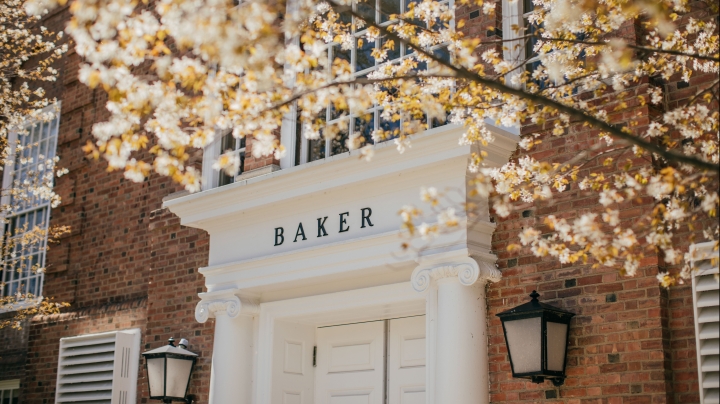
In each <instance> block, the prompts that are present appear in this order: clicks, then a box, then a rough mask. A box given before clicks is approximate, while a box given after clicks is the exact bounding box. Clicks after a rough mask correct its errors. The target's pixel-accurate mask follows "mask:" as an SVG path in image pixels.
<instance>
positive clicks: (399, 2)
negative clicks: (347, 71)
mask: <svg viewBox="0 0 720 404" xmlns="http://www.w3.org/2000/svg"><path fill="white" fill-rule="evenodd" d="M419 2H420V1H419V0H368V1H366V2H362V3H355V2H354V3H353V9H354V10H355V11H356V12H357V13H358V14H360V15H363V16H365V17H366V18H365V19H366V20H367V21H372V22H377V23H379V25H381V26H388V25H392V24H395V23H397V21H396V20H390V15H392V14H400V13H401V12H405V11H407V10H408V9H409V8H410V4H412V3H419ZM445 3H446V4H448V2H447V1H446V2H445ZM449 4H452V1H451V0H450V2H449ZM353 18H354V17H352V16H351V15H349V14H346V15H341V20H342V21H343V22H346V23H349V22H351V21H352V19H353ZM414 23H415V24H418V25H425V24H424V22H422V21H414ZM451 24H452V21H451ZM366 32H367V30H366V29H365V28H363V29H361V30H357V31H353V32H352V34H353V36H354V46H353V47H352V49H350V50H343V49H342V48H341V46H340V45H339V44H337V43H332V44H328V46H327V49H326V51H325V57H327V61H328V64H327V65H328V66H330V65H332V61H333V60H335V59H342V60H346V61H347V62H348V63H349V64H350V66H352V68H353V72H354V76H355V77H358V78H361V77H367V75H368V74H369V73H371V72H372V71H374V70H377V69H378V68H379V67H380V66H384V65H387V64H392V63H398V62H400V61H401V60H403V59H405V58H407V57H410V56H412V55H413V52H414V50H413V49H412V48H411V47H409V46H406V45H404V44H400V43H395V44H394V48H393V49H392V50H390V51H388V57H387V59H385V60H384V61H383V62H382V63H380V62H378V61H376V60H375V58H374V57H373V56H372V52H373V49H376V48H380V47H382V46H383V45H384V44H385V42H386V41H387V38H386V37H383V36H380V37H379V38H377V39H376V40H375V41H372V42H368V41H367V40H366V38H364V37H363V35H365V33H366ZM430 50H431V51H432V52H433V53H435V54H436V55H437V56H439V57H441V58H443V59H444V60H449V59H450V54H449V52H448V50H447V45H437V46H434V47H432V48H430ZM418 69H419V70H423V69H425V66H424V63H421V64H419V66H418ZM382 112H383V110H382V107H380V106H378V105H375V106H374V107H372V108H370V109H369V110H367V111H364V112H363V113H361V114H353V115H348V114H347V111H336V110H335V109H334V108H333V106H332V105H331V106H329V107H328V108H327V109H325V111H324V112H322V113H321V115H320V116H318V119H319V120H321V121H322V122H326V123H327V124H328V125H338V126H339V127H340V128H341V129H340V130H339V131H338V133H337V135H336V136H335V137H333V138H331V139H325V138H324V137H321V138H320V139H317V140H307V139H306V138H305V136H304V135H303V133H302V127H301V125H300V123H299V120H297V119H295V118H292V119H291V120H290V121H294V122H295V125H289V126H293V128H291V129H290V130H287V129H286V130H284V132H283V134H284V135H286V136H288V137H289V138H292V140H293V141H292V144H293V147H291V148H290V147H288V150H295V153H288V155H291V158H293V159H294V161H292V162H291V163H289V164H287V165H288V166H292V165H298V164H304V163H309V162H312V161H315V160H320V159H323V158H325V157H327V156H333V155H336V154H340V153H344V152H347V151H348V147H347V139H348V138H349V137H350V136H351V135H355V134H357V135H359V136H360V137H361V138H363V139H364V141H365V143H364V144H373V143H374V142H375V141H376V140H377V139H375V140H374V139H373V138H372V133H373V132H374V131H376V130H378V129H382V130H385V131H394V130H399V129H400V128H401V127H402V122H393V121H392V120H391V119H386V118H383V117H382ZM293 114H294V115H295V116H298V115H299V114H297V113H296V112H294V113H293ZM444 124H445V123H444V122H440V121H438V120H434V121H433V122H431V123H430V126H431V127H437V126H441V125H444ZM386 140H390V139H382V140H377V141H386ZM286 144H288V143H286Z"/></svg>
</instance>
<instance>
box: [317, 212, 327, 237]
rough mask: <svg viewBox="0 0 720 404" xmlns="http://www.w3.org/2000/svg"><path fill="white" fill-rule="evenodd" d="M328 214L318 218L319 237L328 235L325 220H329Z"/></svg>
mask: <svg viewBox="0 0 720 404" xmlns="http://www.w3.org/2000/svg"><path fill="white" fill-rule="evenodd" d="M327 218H328V217H327V216H325V217H324V218H318V220H317V221H318V237H325V236H327V232H326V231H325V221H326V220H327Z"/></svg>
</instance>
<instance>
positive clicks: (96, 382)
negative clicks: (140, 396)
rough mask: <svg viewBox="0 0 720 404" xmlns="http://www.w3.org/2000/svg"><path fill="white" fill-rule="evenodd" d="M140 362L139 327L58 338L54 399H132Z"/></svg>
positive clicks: (118, 403) (126, 403)
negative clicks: (58, 350)
mask: <svg viewBox="0 0 720 404" xmlns="http://www.w3.org/2000/svg"><path fill="white" fill-rule="evenodd" d="M139 363H140V330H139V329H131V330H123V331H113V332H106V333H101V334H88V335H80V336H76V337H69V338H61V339H60V357H59V360H58V372H57V373H58V376H57V390H56V393H55V402H57V403H81V402H87V401H92V402H96V403H108V404H130V403H134V402H135V396H136V394H137V377H138V366H139Z"/></svg>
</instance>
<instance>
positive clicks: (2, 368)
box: [0, 313, 28, 381]
mask: <svg viewBox="0 0 720 404" xmlns="http://www.w3.org/2000/svg"><path fill="white" fill-rule="evenodd" d="M10 316H11V314H10V313H6V314H4V315H3V316H2V317H0V321H2V320H3V319H4V318H7V317H10ZM27 324H28V321H27V320H26V321H23V323H22V326H23V328H22V330H10V329H5V330H0V347H2V349H1V350H0V381H3V380H13V379H20V380H21V381H22V379H23V378H24V377H25V361H26V359H27V349H26V348H27V342H28V328H27Z"/></svg>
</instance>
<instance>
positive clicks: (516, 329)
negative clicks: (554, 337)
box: [505, 317, 542, 373]
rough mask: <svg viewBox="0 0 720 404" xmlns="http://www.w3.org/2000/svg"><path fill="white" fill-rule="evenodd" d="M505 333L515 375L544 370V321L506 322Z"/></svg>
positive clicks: (527, 319)
mask: <svg viewBox="0 0 720 404" xmlns="http://www.w3.org/2000/svg"><path fill="white" fill-rule="evenodd" d="M505 331H506V337H507V344H508V350H509V351H510V360H511V361H512V364H513V370H514V371H515V373H527V372H539V371H540V370H542V367H541V365H542V363H541V361H542V360H541V355H542V349H541V348H542V347H541V344H542V338H541V337H542V319H541V318H540V317H534V318H524V319H521V320H510V321H505Z"/></svg>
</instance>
